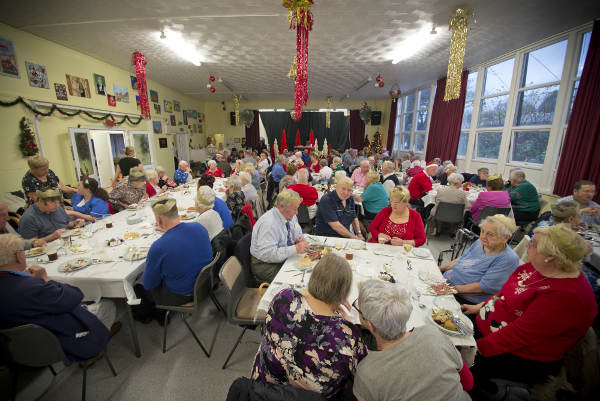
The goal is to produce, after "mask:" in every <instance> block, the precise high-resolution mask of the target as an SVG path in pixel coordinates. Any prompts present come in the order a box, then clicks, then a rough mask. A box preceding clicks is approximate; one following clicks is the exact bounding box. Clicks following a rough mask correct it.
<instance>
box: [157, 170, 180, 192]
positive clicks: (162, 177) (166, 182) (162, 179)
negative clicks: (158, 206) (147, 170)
mask: <svg viewBox="0 0 600 401" xmlns="http://www.w3.org/2000/svg"><path fill="white" fill-rule="evenodd" d="M156 174H158V186H159V187H161V188H164V187H165V186H166V187H167V188H174V187H176V186H177V184H175V182H173V181H171V180H170V179H169V177H168V176H167V173H166V171H165V168H164V167H162V166H156Z"/></svg>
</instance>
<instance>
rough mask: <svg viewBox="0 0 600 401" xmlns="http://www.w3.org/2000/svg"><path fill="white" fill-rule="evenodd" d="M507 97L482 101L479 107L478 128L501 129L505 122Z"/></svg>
mask: <svg viewBox="0 0 600 401" xmlns="http://www.w3.org/2000/svg"><path fill="white" fill-rule="evenodd" d="M507 103H508V95H503V96H495V97H490V98H487V99H482V100H481V104H480V106H479V122H478V123H477V127H478V128H486V127H503V126H504V120H506V104H507Z"/></svg>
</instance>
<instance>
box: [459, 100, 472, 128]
mask: <svg viewBox="0 0 600 401" xmlns="http://www.w3.org/2000/svg"><path fill="white" fill-rule="evenodd" d="M471 118H473V102H465V111H464V112H463V118H462V125H461V128H462V129H469V128H471Z"/></svg>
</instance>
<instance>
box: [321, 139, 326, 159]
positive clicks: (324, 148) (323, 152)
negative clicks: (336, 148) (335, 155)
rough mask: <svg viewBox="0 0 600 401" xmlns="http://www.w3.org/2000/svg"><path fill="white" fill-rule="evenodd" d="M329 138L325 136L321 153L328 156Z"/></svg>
mask: <svg viewBox="0 0 600 401" xmlns="http://www.w3.org/2000/svg"><path fill="white" fill-rule="evenodd" d="M327 149H328V147H327V138H325V140H324V141H323V148H321V154H322V155H323V156H327Z"/></svg>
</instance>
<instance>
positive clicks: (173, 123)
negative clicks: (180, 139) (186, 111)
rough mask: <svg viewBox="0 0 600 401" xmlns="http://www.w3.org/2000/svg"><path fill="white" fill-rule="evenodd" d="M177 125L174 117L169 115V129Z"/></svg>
mask: <svg viewBox="0 0 600 401" xmlns="http://www.w3.org/2000/svg"><path fill="white" fill-rule="evenodd" d="M176 125H177V121H176V120H175V115H174V114H171V127H174V126H176Z"/></svg>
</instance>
